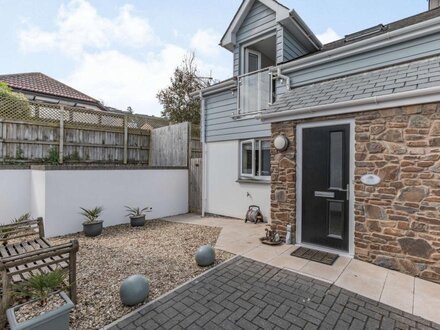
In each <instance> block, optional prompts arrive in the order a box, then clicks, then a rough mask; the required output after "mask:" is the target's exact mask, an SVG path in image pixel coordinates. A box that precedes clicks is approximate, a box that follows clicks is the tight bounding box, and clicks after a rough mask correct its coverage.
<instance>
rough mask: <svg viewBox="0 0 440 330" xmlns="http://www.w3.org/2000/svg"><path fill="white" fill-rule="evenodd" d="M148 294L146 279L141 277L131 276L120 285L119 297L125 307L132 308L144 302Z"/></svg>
mask: <svg viewBox="0 0 440 330" xmlns="http://www.w3.org/2000/svg"><path fill="white" fill-rule="evenodd" d="M149 292H150V284H149V283H148V279H147V278H146V277H145V276H142V275H131V276H129V277H127V278H126V279H125V280H124V281H123V282H122V284H121V287H120V289H119V295H120V297H121V301H122V303H123V304H124V305H126V306H134V305H137V304H140V303H142V302H144V301H145V300H146V299H147V297H148V293H149Z"/></svg>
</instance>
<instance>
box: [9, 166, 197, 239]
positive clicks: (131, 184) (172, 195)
mask: <svg viewBox="0 0 440 330" xmlns="http://www.w3.org/2000/svg"><path fill="white" fill-rule="evenodd" d="M3 172H5V171H0V178H2V179H3V176H5V175H4V174H3ZM12 172H14V176H13V177H11V179H10V182H11V184H12V183H13V184H14V185H17V182H20V183H21V185H20V186H21V189H18V187H17V188H16V189H15V190H14V192H13V193H9V197H8V198H9V201H12V202H6V203H2V204H1V205H2V211H1V214H8V215H13V216H18V215H20V214H22V213H25V212H28V211H31V214H32V216H33V217H38V216H42V217H43V218H44V223H45V230H46V236H48V237H50V236H56V235H63V234H68V233H74V232H78V231H80V230H82V225H81V222H82V219H81V216H80V215H79V214H78V213H79V212H80V209H79V207H80V206H83V207H86V208H91V207H95V206H102V207H103V208H104V212H103V215H102V219H103V220H104V225H105V226H111V225H116V224H121V223H127V222H128V219H127V218H126V217H125V214H126V210H125V208H124V205H130V206H142V207H143V206H151V207H152V208H153V211H152V212H151V213H148V214H147V217H148V218H150V219H153V218H160V217H165V216H171V215H177V214H183V213H187V212H188V170H187V169H92V170H87V169H82V170H59V169H56V170H47V169H44V168H42V169H41V170H37V169H32V170H15V171H12ZM26 173H27V174H26ZM2 182H3V181H2ZM0 190H1V191H2V192H1V193H2V194H5V195H6V192H3V190H5V189H3V188H2V189H0ZM26 191H27V192H28V193H27V195H26V198H23V199H21V200H22V203H18V202H17V201H18V200H20V198H21V197H20V196H21V195H23V194H24V192H26ZM12 195H14V196H12ZM9 217H10V216H9Z"/></svg>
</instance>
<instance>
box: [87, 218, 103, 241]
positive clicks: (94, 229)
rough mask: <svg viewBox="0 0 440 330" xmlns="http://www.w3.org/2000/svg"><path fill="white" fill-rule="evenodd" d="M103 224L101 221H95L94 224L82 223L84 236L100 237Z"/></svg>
mask: <svg viewBox="0 0 440 330" xmlns="http://www.w3.org/2000/svg"><path fill="white" fill-rule="evenodd" d="M103 222H104V221H103V220H97V221H94V222H83V230H84V235H86V236H88V237H95V236H98V235H101V233H102V223H103Z"/></svg>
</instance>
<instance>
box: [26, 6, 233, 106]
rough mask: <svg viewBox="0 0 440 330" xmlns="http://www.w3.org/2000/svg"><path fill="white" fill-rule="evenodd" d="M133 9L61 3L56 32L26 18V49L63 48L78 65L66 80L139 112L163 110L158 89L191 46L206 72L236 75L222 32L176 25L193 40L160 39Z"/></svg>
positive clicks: (177, 35) (110, 102)
mask: <svg viewBox="0 0 440 330" xmlns="http://www.w3.org/2000/svg"><path fill="white" fill-rule="evenodd" d="M133 12H134V7H133V6H131V5H123V6H122V7H120V8H119V11H118V13H117V15H116V17H113V18H108V17H104V16H102V15H101V14H100V13H99V12H98V11H97V10H96V8H95V7H93V6H92V5H91V4H90V3H89V2H88V1H87V0H71V1H70V2H68V3H67V4H66V5H61V6H60V8H59V10H58V15H57V18H56V29H55V30H54V31H44V30H42V29H41V28H40V27H38V26H34V25H31V24H30V23H29V22H24V23H23V24H24V25H23V30H22V31H21V32H20V33H19V40H20V48H21V49H22V51H24V52H26V53H29V55H31V54H30V53H32V52H44V51H46V52H55V51H58V52H59V54H60V55H61V56H64V57H66V58H69V59H73V60H74V61H73V64H74V67H73V68H72V71H71V72H70V74H68V75H67V76H65V77H64V78H63V79H61V80H62V81H63V82H65V83H66V84H68V85H70V86H72V87H74V88H76V89H78V90H80V91H82V92H84V93H86V94H88V95H90V96H92V97H94V98H96V99H99V100H103V101H104V102H105V104H106V105H108V106H112V107H116V108H119V109H122V110H124V109H126V108H127V107H128V106H131V107H132V108H133V109H134V111H135V112H137V113H145V114H154V115H160V111H161V109H162V107H161V105H160V104H159V103H158V101H157V99H156V93H157V92H158V91H159V90H160V89H161V88H164V87H166V86H168V85H169V83H170V77H171V76H172V74H173V72H174V70H175V68H176V67H177V66H178V65H179V64H180V63H181V61H182V59H183V56H184V55H185V53H186V52H187V51H188V50H189V49H190V48H191V49H192V50H195V52H196V59H197V65H198V68H199V70H200V72H201V74H202V75H209V74H210V73H211V72H212V74H213V76H214V77H215V78H220V79H224V78H227V77H229V76H230V74H231V70H230V66H229V65H226V64H225V62H224V61H223V59H222V58H221V56H218V55H219V46H218V45H217V42H218V40H219V39H220V36H219V34H217V33H215V32H214V31H212V30H199V31H197V32H196V33H195V34H194V35H193V36H187V35H185V34H182V33H179V32H178V31H177V30H175V31H176V32H175V33H174V36H175V38H178V39H180V40H181V41H183V42H186V43H187V44H188V46H189V47H188V49H185V48H184V47H180V46H177V45H174V44H171V43H166V42H163V41H159V40H160V39H159V37H158V36H157V35H155V33H154V31H153V29H152V28H151V27H150V25H149V23H148V20H147V19H146V18H143V17H138V16H135V15H134V14H133ZM142 54H144V55H143V56H142ZM69 63H72V61H70V62H69ZM231 63H232V59H231ZM228 64H229V63H228ZM231 66H232V65H231Z"/></svg>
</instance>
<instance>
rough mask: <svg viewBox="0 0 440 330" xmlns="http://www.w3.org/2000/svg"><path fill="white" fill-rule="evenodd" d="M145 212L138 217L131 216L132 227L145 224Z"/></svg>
mask: <svg viewBox="0 0 440 330" xmlns="http://www.w3.org/2000/svg"><path fill="white" fill-rule="evenodd" d="M145 222H147V221H146V220H145V214H142V215H140V216H138V217H130V224H131V226H132V227H142V226H143V225H145Z"/></svg>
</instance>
